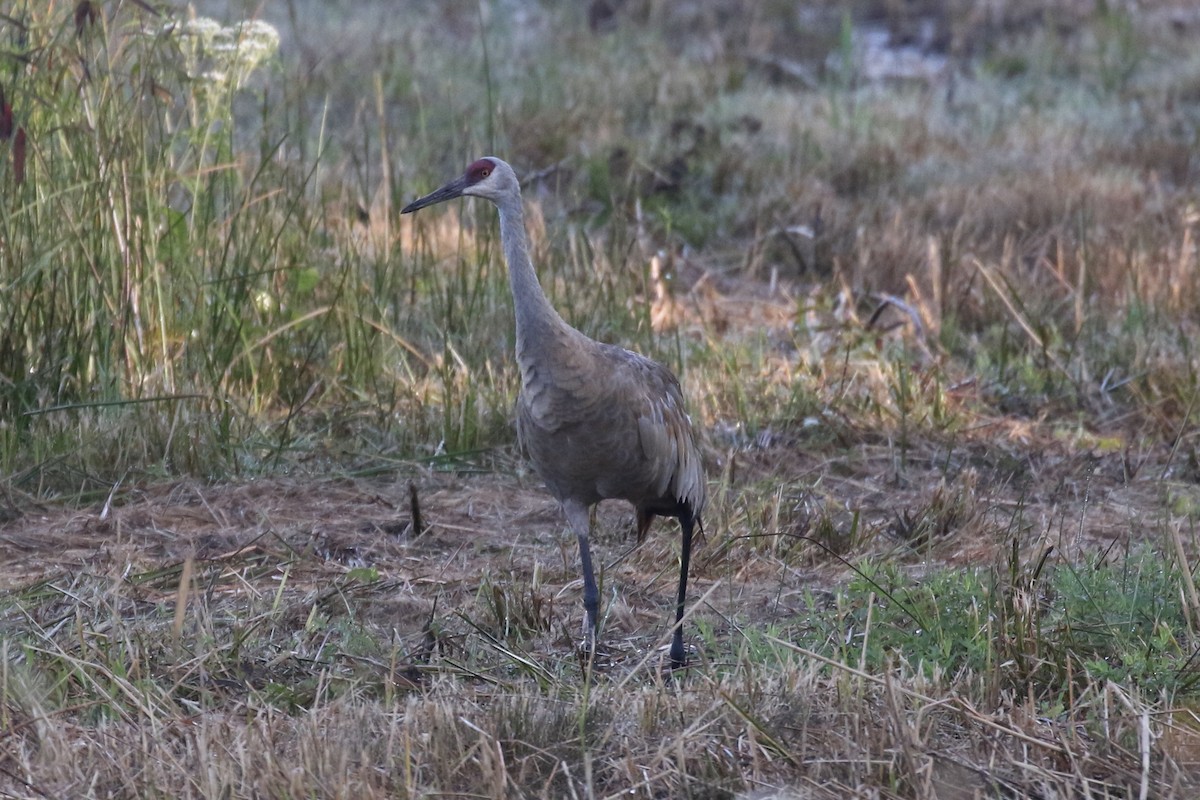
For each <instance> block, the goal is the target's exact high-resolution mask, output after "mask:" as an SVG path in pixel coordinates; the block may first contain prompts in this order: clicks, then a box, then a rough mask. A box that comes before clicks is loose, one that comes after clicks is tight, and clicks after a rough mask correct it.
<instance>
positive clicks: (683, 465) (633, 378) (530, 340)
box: [401, 157, 705, 667]
mask: <svg viewBox="0 0 1200 800" xmlns="http://www.w3.org/2000/svg"><path fill="white" fill-rule="evenodd" d="M464 195H465V196H477V197H483V198H486V199H488V200H491V201H492V202H493V203H495V205H496V207H497V209H498V210H499V212H500V239H501V243H502V245H503V247H504V255H505V260H506V262H507V264H508V276H509V284H510V287H511V289H512V295H513V307H514V311H515V314H516V323H517V335H516V341H517V366H518V368H519V369H520V372H521V393H520V396H519V397H518V399H517V434H518V437H519V439H520V442H521V445H522V447H523V448H524V449H525V451H526V452H527V453H528V455H529V460H530V462H531V463H532V464H533V467H534V469H535V470H536V471H537V473H538V475H539V476H540V477H541V478H542V480H543V481H545V483H546V487H547V488H548V489H549V490H550V493H551V494H553V495H554V497H555V498H556V499H557V500H558V501H559V503H560V504H561V505H562V508H563V512H564V513H565V515H566V517H567V522H568V523H569V524H570V526H571V529H572V530H573V531H574V533H575V535H576V538H577V539H578V541H579V555H580V562H581V563H580V566H581V568H582V571H583V582H584V592H583V599H584V608H585V610H586V612H587V618H586V620H585V623H584V629H585V635H587V636H588V638H589V640H590V641H594V636H595V632H596V628H597V626H598V624H599V620H598V610H599V593H598V590H597V587H596V580H595V575H594V571H593V568H592V560H591V553H590V548H589V544H588V534H589V528H590V522H591V520H590V517H591V515H590V509H591V507H592V506H593V505H595V504H596V503H598V502H600V501H601V500H608V499H619V500H626V501H628V502H630V503H632V504H633V506H634V509H635V511H636V513H637V525H638V540H639V541H640V540H641V539H642V538H643V537H644V536H645V534H646V530H647V529H648V528H649V526H650V522H651V521H652V520H653V519H654V517H655V516H669V517H676V518H677V519H678V520H679V524H680V528H681V531H682V537H683V538H682V552H681V556H680V575H679V592H678V597H677V605H676V618H675V629H674V633H673V636H672V640H671V663H672V666H675V667H681V666H683V665H684V664H685V662H686V658H685V653H684V648H683V628H682V620H683V613H684V603H685V601H686V597H687V573H688V562H689V559H690V555H691V545H692V532H693V530H694V527H695V525H696V524H697V523H698V522H699V521H700V513H701V511H703V508H704V501H705V484H704V469H703V465H702V464H701V460H700V452H699V448H698V447H697V445H696V440H695V435H694V433H693V431H692V425H691V420H690V419H689V418H688V416H687V413H686V411H685V409H684V402H683V394H682V392H681V390H680V387H679V381H678V380H676V378H675V376H674V375H673V374H672V373H671V371H670V370H669V369H667V368H666V367H664V366H663V365H661V364H659V363H658V362H656V361H652V360H650V359H648V358H645V357H643V356H640V355H638V354H637V353H634V352H631V351H629V350H625V349H623V348H620V347H616V346H614V345H609V344H603V343H601V342H597V341H595V340H593V339H590V338H588V337H587V336H585V335H584V334H582V333H580V332H579V331H577V330H576V329H575V328H572V327H571V326H570V325H568V324H567V323H566V322H565V321H564V320H563V319H562V317H561V316H559V314H558V312H557V311H555V310H554V307H553V306H551V305H550V301H549V300H548V299H547V298H546V295H545V293H544V292H543V291H542V287H541V284H540V283H539V282H538V279H537V274H536V273H535V271H534V269H533V264H532V262H531V261H530V259H529V247H528V244H527V242H526V236H525V222H524V212H523V208H522V204H521V192H520V185H519V183H518V182H517V177H516V174H515V173H514V172H513V170H512V168H511V167H510V166H509V165H508V164H507V163H505V162H504V161H501V160H500V159H498V158H492V157H488V158H481V159H479V160H478V161H476V162H475V163H473V164H471V166H470V167H468V168H467V171H466V173H465V174H464V175H463V176H462V177H461V178H458V179H457V180H455V181H453V182H451V183H449V184H447V185H446V186H444V187H442V188H441V189H439V190H437V191H436V192H433V193H432V194H429V195H427V196H425V197H423V198H421V199H419V200H416V201H415V202H413V203H411V204H409V205H408V206H407V207H405V208H404V209H403V211H402V212H401V213H409V212H412V211H416V210H417V209H420V208H425V207H426V206H429V205H433V204H434V203H439V202H442V201H445V200H450V199H452V198H455V197H461V196H464Z"/></svg>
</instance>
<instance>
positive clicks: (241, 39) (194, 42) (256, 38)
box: [162, 17, 279, 90]
mask: <svg viewBox="0 0 1200 800" xmlns="http://www.w3.org/2000/svg"><path fill="white" fill-rule="evenodd" d="M162 33H163V34H164V35H167V36H175V37H178V39H179V47H180V51H181V52H182V53H183V56H184V58H185V59H186V62H187V63H186V65H185V67H186V70H187V75H188V77H189V78H191V79H192V80H198V81H204V82H206V83H211V84H216V85H226V86H228V87H229V88H231V89H234V90H236V89H239V88H241V86H242V84H243V83H245V81H246V79H247V78H249V77H250V74H251V73H252V72H254V70H255V69H256V68H257V67H258V66H259V65H260V64H262V63H263V62H265V61H267V60H268V59H270V58H271V57H273V56H274V55H275V54H276V53H277V52H279V31H277V30H275V27H274V26H273V25H271V24H269V23H266V22H263V21H262V20H257V19H252V20H245V21H243V22H239V23H237V24H235V25H230V26H225V25H222V24H221V23H219V22H217V21H216V20H215V19H211V18H209V17H196V18H195V19H189V20H182V21H180V20H175V21H172V22H169V23H167V25H165V26H164V27H163V29H162Z"/></svg>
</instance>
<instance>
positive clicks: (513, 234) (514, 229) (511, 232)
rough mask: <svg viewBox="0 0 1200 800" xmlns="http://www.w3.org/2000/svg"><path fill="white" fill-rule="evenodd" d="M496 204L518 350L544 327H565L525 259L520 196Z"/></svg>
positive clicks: (539, 335) (538, 337)
mask: <svg viewBox="0 0 1200 800" xmlns="http://www.w3.org/2000/svg"><path fill="white" fill-rule="evenodd" d="M496 206H497V208H498V209H499V210H500V243H501V244H502V245H503V247H504V259H505V261H507V262H508V283H509V287H510V288H511V289H512V296H513V308H514V310H515V312H516V317H517V350H518V351H520V350H522V349H524V346H525V344H526V343H529V342H534V341H538V340H541V339H542V338H543V337H544V336H545V334H546V333H548V332H549V330H547V329H548V328H550V329H552V328H557V327H565V326H566V323H564V322H563V320H562V317H560V316H559V315H558V312H557V311H555V310H554V307H553V306H551V305H550V301H549V300H547V299H546V294H545V292H543V291H542V285H541V284H540V283H538V278H537V273H536V272H534V269H533V264H532V262H530V260H529V245H528V242H527V241H526V238H525V213H524V210H523V209H522V208H521V198H520V196H508V197H504V198H502V199H501V200H499V201H498V202H497V203H496Z"/></svg>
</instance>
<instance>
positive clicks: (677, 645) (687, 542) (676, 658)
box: [671, 513, 696, 669]
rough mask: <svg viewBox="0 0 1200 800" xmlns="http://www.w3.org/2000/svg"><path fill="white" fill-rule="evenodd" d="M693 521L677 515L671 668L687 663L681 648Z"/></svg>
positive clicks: (683, 515)
mask: <svg viewBox="0 0 1200 800" xmlns="http://www.w3.org/2000/svg"><path fill="white" fill-rule="evenodd" d="M695 522H696V520H695V519H694V518H693V517H692V515H691V514H690V513H684V514H680V515H679V527H680V529H681V530H682V531H683V546H682V552H681V553H680V556H679V597H678V599H677V600H676V603H675V632H674V634H672V636H671V669H680V668H681V667H684V666H686V665H687V655H686V654H685V651H684V649H683V606H684V604H685V603H686V602H687V579H688V562H689V561H691V558H692V528H693V526H694V525H695Z"/></svg>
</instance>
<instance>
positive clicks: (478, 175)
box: [467, 158, 496, 183]
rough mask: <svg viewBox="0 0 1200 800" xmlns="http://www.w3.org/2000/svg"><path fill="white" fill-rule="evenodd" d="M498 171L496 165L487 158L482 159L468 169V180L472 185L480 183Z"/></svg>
mask: <svg viewBox="0 0 1200 800" xmlns="http://www.w3.org/2000/svg"><path fill="white" fill-rule="evenodd" d="M495 171H496V165H495V164H493V163H492V162H491V161H488V160H487V159H486V158H481V159H479V160H478V161H476V162H475V163H474V164H472V165H471V166H469V167H467V179H468V180H469V181H471V183H479V182H480V181H481V180H483V179H484V178H486V177H487V176H489V175H491V174H492V173H493V172H495Z"/></svg>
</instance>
